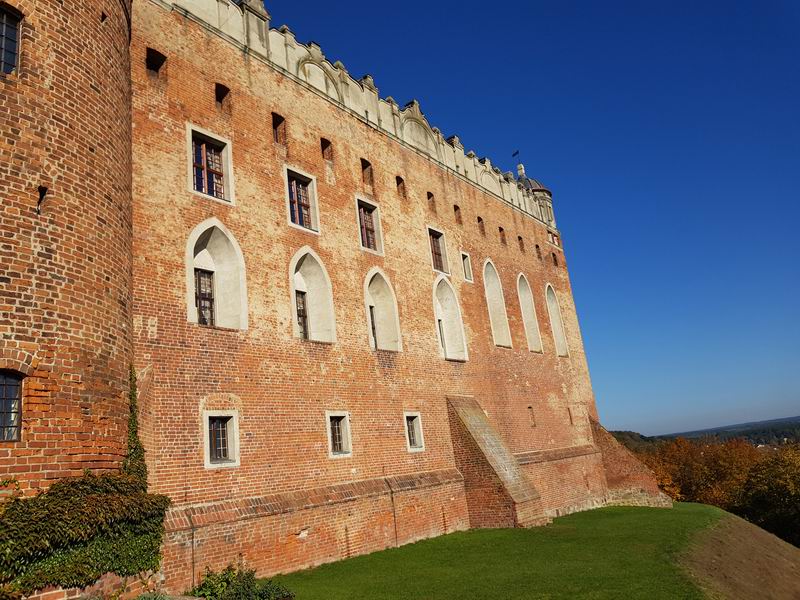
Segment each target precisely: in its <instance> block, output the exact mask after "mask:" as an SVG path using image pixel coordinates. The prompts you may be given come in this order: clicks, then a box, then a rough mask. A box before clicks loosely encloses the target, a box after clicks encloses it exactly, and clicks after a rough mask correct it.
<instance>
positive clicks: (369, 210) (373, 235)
mask: <svg viewBox="0 0 800 600" xmlns="http://www.w3.org/2000/svg"><path fill="white" fill-rule="evenodd" d="M377 221H378V208H377V207H376V206H374V205H373V204H368V203H367V202H363V201H361V200H359V201H358V227H359V231H360V234H361V245H362V246H363V247H364V248H369V249H370V250H375V251H376V252H378V251H380V244H379V241H380V240H379V234H378V222H377Z"/></svg>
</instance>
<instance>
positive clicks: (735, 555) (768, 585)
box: [680, 513, 800, 600]
mask: <svg viewBox="0 0 800 600" xmlns="http://www.w3.org/2000/svg"><path fill="white" fill-rule="evenodd" d="M680 562H681V564H682V565H683V566H684V568H685V569H686V570H687V571H688V572H689V573H691V575H692V577H693V578H694V579H695V581H697V582H698V584H699V586H700V587H701V588H702V589H703V590H704V591H705V593H706V594H707V595H708V596H709V597H710V598H736V599H741V600H748V599H750V598H752V599H754V600H755V599H759V600H764V599H768V598H774V599H776V600H781V599H784V598H785V599H787V600H789V599H791V600H797V599H798V598H800V548H796V547H794V546H792V545H791V544H788V543H786V542H784V541H783V540H781V539H779V538H777V537H775V536H774V535H772V534H771V533H768V532H766V531H764V530H763V529H761V528H760V527H756V526H755V525H753V524H752V523H748V522H747V521H745V520H744V519H740V518H739V517H737V516H735V515H731V514H728V513H726V514H725V516H724V517H723V518H722V519H720V520H719V521H718V522H717V523H715V524H714V525H712V526H711V527H709V528H707V529H705V530H703V531H700V532H699V533H698V534H697V535H696V536H695V537H694V539H693V540H692V542H691V544H690V546H689V550H688V552H686V553H685V554H684V555H683V557H682V558H681V561H680Z"/></svg>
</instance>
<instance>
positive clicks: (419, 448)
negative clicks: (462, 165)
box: [403, 410, 425, 452]
mask: <svg viewBox="0 0 800 600" xmlns="http://www.w3.org/2000/svg"><path fill="white" fill-rule="evenodd" d="M409 417H414V418H415V419H417V423H418V425H419V428H418V433H419V442H420V445H419V446H412V445H411V441H410V440H409V436H408V418H409ZM403 430H404V431H405V434H406V448H407V449H408V451H409V452H425V434H424V433H423V431H422V414H421V413H420V412H418V411H408V410H407V411H404V412H403Z"/></svg>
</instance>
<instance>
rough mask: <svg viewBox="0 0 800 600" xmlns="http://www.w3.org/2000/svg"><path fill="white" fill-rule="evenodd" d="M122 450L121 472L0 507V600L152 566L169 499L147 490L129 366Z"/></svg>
mask: <svg viewBox="0 0 800 600" xmlns="http://www.w3.org/2000/svg"><path fill="white" fill-rule="evenodd" d="M130 402H131V416H130V420H129V428H128V455H127V457H126V460H125V463H124V465H123V469H122V472H121V473H109V474H104V475H100V476H95V475H93V474H91V473H88V472H87V473H86V474H85V475H84V476H83V477H79V478H74V479H62V480H60V481H57V482H55V483H54V484H53V485H52V486H50V488H49V489H48V490H47V491H45V492H42V493H40V494H39V495H37V496H34V497H33V498H22V497H14V498H12V499H11V500H9V501H7V502H4V503H3V505H2V510H0V600H15V599H16V598H18V597H19V596H20V595H21V594H25V595H27V594H30V593H32V592H34V591H36V590H39V589H42V588H44V587H48V586H51V585H52V586H61V587H64V588H70V587H86V586H88V585H91V584H92V583H94V582H95V581H97V580H98V579H100V577H102V576H103V575H105V574H106V573H115V574H117V575H120V576H122V577H125V576H130V575H136V574H138V573H141V572H144V571H150V570H156V569H158V566H159V563H160V560H161V555H160V548H161V540H162V538H163V536H164V515H165V513H166V510H167V507H168V506H169V498H167V497H166V496H157V495H153V494H148V493H147V469H146V467H145V466H144V449H143V448H142V445H141V443H140V442H139V436H138V432H137V426H136V379H135V373H134V372H133V371H131V395H130Z"/></svg>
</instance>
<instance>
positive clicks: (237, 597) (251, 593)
mask: <svg viewBox="0 0 800 600" xmlns="http://www.w3.org/2000/svg"><path fill="white" fill-rule="evenodd" d="M187 595H188V596H198V597H200V598H205V599H206V600H293V599H294V594H293V593H292V592H290V591H289V590H288V589H286V588H285V587H283V586H282V585H280V584H279V583H275V582H274V581H272V580H263V579H262V580H259V579H256V575H255V571H251V570H247V569H243V568H241V567H234V566H233V565H229V566H228V567H226V568H225V569H224V570H222V571H220V572H219V573H214V572H213V571H211V570H210V569H207V570H206V576H205V577H204V578H203V581H202V583H201V584H200V585H198V586H197V587H196V588H194V589H193V590H191V591H189V592H187Z"/></svg>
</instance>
